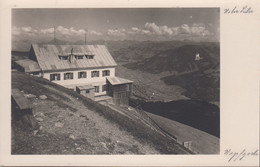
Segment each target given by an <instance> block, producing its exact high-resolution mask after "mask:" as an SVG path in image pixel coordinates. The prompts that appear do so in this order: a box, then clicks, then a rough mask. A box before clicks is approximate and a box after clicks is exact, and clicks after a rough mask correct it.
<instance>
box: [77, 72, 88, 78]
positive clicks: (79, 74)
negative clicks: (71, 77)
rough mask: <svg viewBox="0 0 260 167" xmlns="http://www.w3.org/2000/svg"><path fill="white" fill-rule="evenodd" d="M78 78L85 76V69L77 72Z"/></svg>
mask: <svg viewBox="0 0 260 167" xmlns="http://www.w3.org/2000/svg"><path fill="white" fill-rule="evenodd" d="M78 78H87V73H86V72H85V71H81V72H78Z"/></svg>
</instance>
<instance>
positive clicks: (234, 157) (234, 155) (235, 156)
mask: <svg viewBox="0 0 260 167" xmlns="http://www.w3.org/2000/svg"><path fill="white" fill-rule="evenodd" d="M224 155H227V156H230V158H229V160H228V162H231V161H233V162H235V161H241V160H242V159H244V158H245V157H247V156H258V155H259V150H258V149H256V150H255V151H247V150H246V149H244V150H242V151H241V152H236V151H232V150H231V149H226V150H225V151H224Z"/></svg>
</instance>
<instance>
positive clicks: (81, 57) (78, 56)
mask: <svg viewBox="0 0 260 167" xmlns="http://www.w3.org/2000/svg"><path fill="white" fill-rule="evenodd" d="M75 58H76V59H77V60H80V59H83V55H75Z"/></svg>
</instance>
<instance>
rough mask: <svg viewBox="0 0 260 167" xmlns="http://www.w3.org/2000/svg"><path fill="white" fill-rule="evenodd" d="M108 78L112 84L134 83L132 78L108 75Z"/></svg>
mask: <svg viewBox="0 0 260 167" xmlns="http://www.w3.org/2000/svg"><path fill="white" fill-rule="evenodd" d="M107 80H108V82H109V83H110V84H111V85H120V84H128V83H133V81H130V80H128V79H124V78H119V77H107Z"/></svg>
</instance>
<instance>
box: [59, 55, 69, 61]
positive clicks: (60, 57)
mask: <svg viewBox="0 0 260 167" xmlns="http://www.w3.org/2000/svg"><path fill="white" fill-rule="evenodd" d="M68 58H69V56H61V55H59V59H60V60H68Z"/></svg>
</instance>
